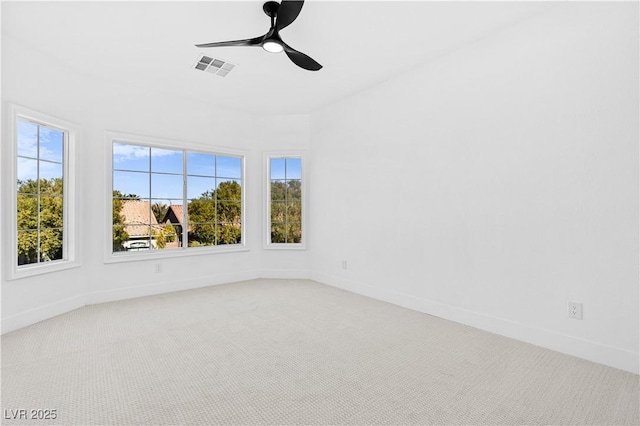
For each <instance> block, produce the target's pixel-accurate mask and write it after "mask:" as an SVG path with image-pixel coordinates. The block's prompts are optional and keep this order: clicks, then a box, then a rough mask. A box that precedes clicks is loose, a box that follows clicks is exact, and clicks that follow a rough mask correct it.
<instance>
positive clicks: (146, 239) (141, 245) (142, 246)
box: [123, 225, 151, 251]
mask: <svg viewBox="0 0 640 426" xmlns="http://www.w3.org/2000/svg"><path fill="white" fill-rule="evenodd" d="M124 232H126V233H127V235H128V236H129V238H128V240H127V241H125V242H124V243H123V246H124V248H125V250H127V251H141V250H150V249H151V227H150V226H149V225H126V226H125V227H124Z"/></svg>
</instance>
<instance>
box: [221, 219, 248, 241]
mask: <svg viewBox="0 0 640 426" xmlns="http://www.w3.org/2000/svg"><path fill="white" fill-rule="evenodd" d="M217 229H218V244H240V243H241V242H242V241H241V240H242V238H241V237H242V226H241V225H240V224H239V223H221V224H218V228H217Z"/></svg>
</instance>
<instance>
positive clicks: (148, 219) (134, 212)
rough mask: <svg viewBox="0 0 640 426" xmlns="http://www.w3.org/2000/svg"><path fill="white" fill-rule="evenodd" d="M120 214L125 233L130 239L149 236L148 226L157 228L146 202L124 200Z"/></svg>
mask: <svg viewBox="0 0 640 426" xmlns="http://www.w3.org/2000/svg"><path fill="white" fill-rule="evenodd" d="M120 214H121V215H122V216H124V224H125V225H127V226H126V227H125V231H127V234H129V236H130V237H143V236H147V235H149V225H151V226H153V225H155V226H153V227H154V228H157V227H158V221H157V220H156V217H155V216H154V214H153V212H152V211H151V205H150V204H149V202H148V201H138V200H125V201H124V203H123V204H122V210H121V211H120Z"/></svg>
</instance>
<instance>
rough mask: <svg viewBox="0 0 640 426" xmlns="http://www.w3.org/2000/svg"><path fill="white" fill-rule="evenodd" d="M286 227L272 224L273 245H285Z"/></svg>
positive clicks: (281, 224) (282, 224)
mask: <svg viewBox="0 0 640 426" xmlns="http://www.w3.org/2000/svg"><path fill="white" fill-rule="evenodd" d="M285 236H286V225H285V224H284V223H273V224H271V242H272V243H275V244H277V243H284V242H286V239H285Z"/></svg>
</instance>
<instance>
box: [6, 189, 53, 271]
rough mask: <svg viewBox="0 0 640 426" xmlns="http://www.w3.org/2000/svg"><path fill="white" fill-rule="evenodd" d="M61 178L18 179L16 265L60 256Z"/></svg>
mask: <svg viewBox="0 0 640 426" xmlns="http://www.w3.org/2000/svg"><path fill="white" fill-rule="evenodd" d="M63 213H64V203H63V180H62V178H54V179H40V180H39V181H38V180H33V179H29V180H26V181H22V180H18V197H17V219H18V220H17V222H18V223H17V225H18V265H24V264H28V263H35V262H39V261H40V262H44V261H49V260H57V259H62V254H63V234H62V231H63V230H62V228H63V223H64V222H63Z"/></svg>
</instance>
